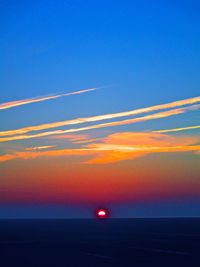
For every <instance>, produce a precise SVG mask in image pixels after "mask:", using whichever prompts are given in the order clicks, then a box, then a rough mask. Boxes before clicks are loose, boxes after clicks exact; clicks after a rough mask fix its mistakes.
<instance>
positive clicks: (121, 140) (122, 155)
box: [86, 132, 200, 163]
mask: <svg viewBox="0 0 200 267" xmlns="http://www.w3.org/2000/svg"><path fill="white" fill-rule="evenodd" d="M197 142H198V139H197V138H183V137H173V136H168V135H164V134H156V133H130V132H127V133H117V134H112V135H110V136H108V137H107V138H105V139H104V142H103V143H98V144H90V145H87V148H89V149H93V150H96V151H99V152H101V153H100V154H99V155H98V156H97V157H95V158H92V159H91V160H89V161H87V162H86V163H112V162H116V161H121V160H128V159H134V158H136V157H140V156H142V155H145V154H148V153H155V152H184V151H199V150H200V146H198V145H196V146H194V145H191V144H194V143H197Z"/></svg>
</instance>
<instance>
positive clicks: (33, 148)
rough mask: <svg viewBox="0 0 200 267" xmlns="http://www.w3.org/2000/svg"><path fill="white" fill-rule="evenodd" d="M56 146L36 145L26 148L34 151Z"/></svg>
mask: <svg viewBox="0 0 200 267" xmlns="http://www.w3.org/2000/svg"><path fill="white" fill-rule="evenodd" d="M53 147H56V146H55V145H54V146H35V147H27V148H26V149H25V150H29V151H34V150H43V149H48V148H53Z"/></svg>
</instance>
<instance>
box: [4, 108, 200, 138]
mask: <svg viewBox="0 0 200 267" xmlns="http://www.w3.org/2000/svg"><path fill="white" fill-rule="evenodd" d="M199 107H200V105H192V106H188V107H184V108H179V109H173V110H169V111H164V112H160V113H156V114H152V115H147V116H143V117H138V118H134V119H127V120H122V121H116V122H108V123H101V124H97V125H92V126H87V127H81V128H72V129H68V130H55V131H47V132H43V133H38V134H32V135H18V136H11V137H3V138H0V142H6V141H12V140H23V139H30V138H38V137H45V136H49V135H57V134H66V133H72V132H80V131H87V130H92V129H99V128H104V127H111V126H119V125H125V124H132V123H137V122H141V121H147V120H153V119H160V118H165V117H169V116H173V115H178V114H182V113H185V112H186V111H187V110H193V109H197V108H199Z"/></svg>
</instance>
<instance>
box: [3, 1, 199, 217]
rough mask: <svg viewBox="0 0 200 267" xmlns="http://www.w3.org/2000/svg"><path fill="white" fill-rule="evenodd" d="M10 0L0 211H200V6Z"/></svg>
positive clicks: (72, 214) (123, 213) (82, 214)
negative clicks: (106, 209) (104, 209)
mask: <svg viewBox="0 0 200 267" xmlns="http://www.w3.org/2000/svg"><path fill="white" fill-rule="evenodd" d="M161 2H162V3H161ZM0 5H1V22H2V23H1V32H2V34H1V35H2V36H1V39H2V41H1V44H0V46H1V49H0V51H2V52H1V53H2V58H3V61H2V62H1V69H2V72H1V80H0V86H1V92H0V113H1V126H0V174H1V178H0V218H5V217H9V218H16V217H17V218H20V217H22V218H25V217H34V218H35V217H48V218H49V217H54V218H55V217H91V216H92V215H93V211H94V210H95V209H96V208H97V207H99V206H101V205H102V206H104V207H106V208H109V209H111V216H113V217H132V216H199V215H200V211H199V205H200V119H199V118H200V75H199V59H200V50H199V47H200V38H199V33H200V32H199V29H200V19H199V16H198V14H199V11H200V4H199V3H197V1H190V3H189V2H188V1H179V0H177V1H147V0H142V1H139V2H138V1H123V3H122V2H120V1H109V0H108V1H101V2H95V1H90V0H89V1H76V0H75V1H74V0H73V1H71V0H69V1H64V0H61V1H58V2H56V1H53V0H50V1H47V0H36V1H28V2H27V1H17V2H15V1H2V2H1V4H0Z"/></svg>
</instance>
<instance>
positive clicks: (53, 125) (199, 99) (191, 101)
mask: <svg viewBox="0 0 200 267" xmlns="http://www.w3.org/2000/svg"><path fill="white" fill-rule="evenodd" d="M89 90H95V89H89ZM198 102H200V97H194V98H188V99H184V100H179V101H175V102H171V103H167V104H162V105H156V106H151V107H147V108H140V109H135V110H131V111H127V112H119V113H111V114H106V115H99V116H92V117H83V118H77V119H74V120H66V121H60V122H53V123H46V124H41V125H36V126H30V127H24V128H20V129H16V130H9V131H1V132H0V136H5V135H15V134H25V133H28V132H31V131H40V130H46V129H50V128H56V127H61V126H67V125H76V124H81V123H87V122H96V121H101V120H107V119H115V118H120V117H126V116H131V115H137V114H142V113H147V112H152V111H157V110H162V109H168V108H176V107H181V106H184V105H191V104H194V103H198ZM69 132H71V131H69Z"/></svg>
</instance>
